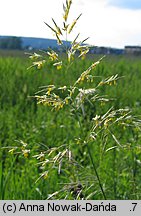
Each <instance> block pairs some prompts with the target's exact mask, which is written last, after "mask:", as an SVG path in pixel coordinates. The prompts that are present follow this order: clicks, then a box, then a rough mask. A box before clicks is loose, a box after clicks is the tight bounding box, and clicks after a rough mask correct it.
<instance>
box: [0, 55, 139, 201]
mask: <svg viewBox="0 0 141 216" xmlns="http://www.w3.org/2000/svg"><path fill="white" fill-rule="evenodd" d="M97 59H99V57H98V56H95V55H94V56H88V58H87V59H85V60H83V61H76V62H74V64H73V65H72V67H71V71H69V73H66V72H65V71H64V70H63V69H61V70H58V71H53V68H52V67H51V66H50V68H49V67H48V68H46V67H45V68H44V69H42V70H41V71H38V70H36V69H34V68H32V69H31V70H27V69H26V68H27V67H28V66H29V64H30V63H29V60H27V58H25V56H24V57H22V56H21V57H16V56H15V57H6V56H3V57H0V92H1V95H0V133H1V135H0V147H1V151H0V159H1V160H0V163H1V166H0V198H1V199H46V198H47V197H48V196H49V194H52V193H53V192H55V191H59V190H61V189H62V188H63V187H64V184H65V183H69V182H71V181H72V182H75V181H76V182H77V181H78V180H79V179H81V182H80V184H81V185H82V186H83V185H85V188H84V193H85V197H84V198H87V199H89V198H90V199H103V197H102V194H101V192H100V189H99V186H98V184H97V180H96V178H95V176H94V175H93V173H91V163H90V161H89V158H88V156H87V154H88V153H87V150H86V149H85V147H83V145H81V140H78V138H80V137H81V138H82V139H83V136H85V133H86V130H87V129H88V128H89V126H90V125H88V123H89V121H88V119H87V118H91V115H92V116H95V113H96V114H100V113H101V112H102V111H103V110H104V111H105V112H106V110H108V109H109V108H110V107H111V106H113V107H114V108H115V109H119V108H127V107H128V108H131V109H132V110H133V115H135V116H137V118H138V119H139V118H140V117H139V115H140V108H141V90H140V80H141V64H140V58H139V57H131V56H107V57H106V58H105V59H103V61H102V62H101V64H100V65H98V67H97V68H96V69H95V71H94V73H95V76H100V77H102V78H106V77H107V76H111V75H113V74H119V76H120V77H122V78H121V79H120V80H119V81H118V84H116V85H112V86H102V87H101V89H100V90H99V91H101V92H100V93H101V95H108V97H109V98H111V99H113V100H111V102H110V103H107V104H103V103H101V104H100V103H99V104H98V105H95V106H94V107H91V106H89V105H88V106H87V104H86V107H87V109H88V113H89V115H88V116H86V118H85V120H83V119H82V122H81V123H82V124H83V126H84V125H85V128H83V130H82V128H81V126H80V125H78V121H76V119H75V118H73V117H71V116H70V115H69V112H68V110H67V108H64V109H62V110H60V111H59V112H56V111H51V109H50V108H48V107H46V106H41V105H37V104H36V101H35V98H32V97H30V96H33V95H34V93H35V92H36V91H37V90H38V89H39V87H40V86H44V85H49V84H51V83H52V84H54V83H55V84H56V83H57V84H58V85H60V86H64V85H67V84H68V83H71V82H72V83H73V82H74V81H75V80H76V79H77V78H78V76H79V75H80V74H81V73H82V72H83V71H84V70H85V69H86V68H88V67H89V65H90V64H91V63H92V62H94V61H96V60H97ZM95 79H96V81H95V82H97V79H98V78H95ZM95 82H94V83H95ZM90 85H91V84H90ZM83 121H85V122H83ZM114 132H115V134H116V135H117V137H118V140H119V141H120V143H121V145H122V146H123V147H124V148H119V147H118V146H116V148H113V149H111V150H109V151H107V149H109V148H110V147H113V146H115V145H116V144H115V143H114V140H113V139H109V140H108V146H106V148H105V147H104V144H103V143H101V140H99V141H97V143H93V142H92V143H90V145H91V152H92V156H93V158H94V161H95V164H96V167H97V170H98V173H99V177H100V179H101V182H102V184H103V187H104V190H105V194H106V197H107V199H141V189H140V188H141V182H140V179H141V172H140V166H141V139H140V132H139V131H136V130H134V129H132V128H129V130H127V131H126V132H124V128H123V130H121V129H119V128H118V127H117V128H116V129H115V131H114ZM20 140H22V141H23V142H25V143H27V144H28V148H30V149H32V151H31V152H30V154H29V157H28V158H26V157H24V155H22V154H11V153H9V152H8V151H9V149H10V148H9V147H11V146H20V145H21V141H20ZM79 141H80V142H79ZM68 142H69V143H70V144H71V145H72V146H73V147H74V157H75V160H76V161H77V162H78V163H79V162H81V165H82V164H83V163H84V165H85V166H84V167H85V168H83V167H80V169H81V172H80V173H81V176H77V173H76V170H75V167H73V168H71V167H68V165H67V164H64V165H63V168H62V171H61V173H60V174H58V167H56V169H54V171H52V173H51V175H49V177H48V178H47V179H42V178H41V179H40V180H39V181H37V182H36V180H37V179H38V178H39V175H40V173H41V170H40V168H39V165H38V164H37V163H38V161H37V160H36V158H35V157H33V155H35V154H37V153H39V152H40V151H41V150H43V151H44V150H45V149H46V148H50V147H54V146H61V145H63V144H65V143H68ZM76 145H80V147H79V148H76V147H75V146H76ZM3 147H4V148H3ZM5 147H8V148H5ZM75 149H76V150H75ZM78 149H79V150H78ZM84 152H85V154H84ZM82 156H83V157H85V158H82ZM86 161H87V163H86ZM67 172H70V173H71V177H70V179H67ZM80 173H79V174H80ZM35 182H36V183H35ZM87 182H91V184H89V183H88V184H87ZM74 190H75V189H74ZM76 190H77V189H76ZM73 195H75V192H74V193H73ZM58 198H61V197H59V196H58ZM67 198H73V197H67Z"/></svg>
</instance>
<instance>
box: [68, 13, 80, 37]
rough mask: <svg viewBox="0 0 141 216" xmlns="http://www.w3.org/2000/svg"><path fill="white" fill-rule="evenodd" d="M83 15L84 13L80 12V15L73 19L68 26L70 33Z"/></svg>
mask: <svg viewBox="0 0 141 216" xmlns="http://www.w3.org/2000/svg"><path fill="white" fill-rule="evenodd" d="M81 15H82V14H80V15H79V16H78V17H77V18H76V19H75V20H74V21H73V23H72V24H71V25H70V26H69V28H68V33H69V34H70V33H71V31H72V30H73V28H74V26H75V25H76V23H77V21H78V19H79V18H80V17H81Z"/></svg>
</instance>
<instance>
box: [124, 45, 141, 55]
mask: <svg viewBox="0 0 141 216" xmlns="http://www.w3.org/2000/svg"><path fill="white" fill-rule="evenodd" d="M124 53H125V54H130V55H141V46H125V48H124Z"/></svg>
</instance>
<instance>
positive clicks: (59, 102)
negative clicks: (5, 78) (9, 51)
mask: <svg viewBox="0 0 141 216" xmlns="http://www.w3.org/2000/svg"><path fill="white" fill-rule="evenodd" d="M71 5H72V1H71V0H66V2H65V4H63V24H62V26H61V27H60V26H58V24H57V23H56V21H55V20H54V19H52V25H49V24H48V23H46V22H45V25H46V26H47V27H48V29H49V30H50V31H52V32H53V34H54V35H55V37H56V39H57V42H58V45H59V46H61V47H62V49H63V50H65V57H64V56H63V57H62V54H60V53H57V52H56V51H54V50H52V49H49V50H48V51H40V52H39V54H38V53H35V52H34V53H30V54H29V58H30V60H32V65H31V66H30V67H28V69H31V68H34V67H35V68H37V69H38V70H41V69H42V70H43V71H46V70H47V73H50V72H51V73H52V78H51V82H50V84H49V85H44V86H41V87H40V89H39V90H38V91H37V92H36V93H35V96H34V99H36V101H37V104H39V105H43V106H46V109H47V110H48V112H52V116H51V118H52V119H50V122H53V121H54V124H53V127H56V129H57V127H58V128H59V129H58V130H59V133H57V136H56V133H55V130H54V129H53V128H52V130H53V131H54V133H53V134H52V136H53V138H54V139H50V138H49V137H47V141H46V143H41V144H39V145H37V146H33V145H32V146H31V145H30V142H29V143H28V142H27V143H26V142H24V141H22V140H20V141H18V144H17V146H16V147H13V148H10V150H9V152H10V153H12V154H20V155H22V156H23V157H24V158H27V159H28V158H30V159H31V158H32V160H34V163H35V166H36V168H37V169H38V171H39V176H38V178H37V179H36V180H35V184H38V182H40V181H45V182H47V183H48V185H49V182H50V181H51V180H52V179H53V178H54V179H55V186H54V188H51V190H52V193H47V196H46V197H45V196H44V197H43V196H41V197H43V198H44V199H110V198H111V197H114V198H115V199H120V198H122V199H124V198H125V199H128V197H129V195H128V193H127V194H126V195H124V194H122V191H125V190H124V187H130V186H131V184H130V183H131V182H132V193H133V194H136V192H137V190H138V184H137V180H136V175H137V169H136V163H137V160H138V158H137V148H138V147H139V146H138V145H137V142H138V139H139V136H140V135H139V134H140V120H139V119H138V118H137V117H134V116H133V115H132V112H131V110H130V109H129V108H128V107H125V108H122V107H118V106H117V107H115V105H114V103H113V102H114V101H115V100H116V98H115V95H113V96H112V97H110V98H108V95H106V94H103V92H106V91H107V88H114V87H116V86H117V85H118V80H119V79H120V78H121V77H119V76H118V74H114V75H111V76H108V77H104V76H103V75H101V74H98V73H97V71H99V70H100V65H101V64H102V62H103V61H104V59H105V56H102V57H100V58H99V59H98V60H97V61H94V62H92V63H91V64H90V65H89V66H88V67H86V65H84V68H83V70H82V71H80V70H79V69H78V71H75V70H74V69H72V68H73V65H74V64H78V63H79V62H80V61H82V62H83V61H85V58H86V54H87V53H88V52H89V46H88V45H87V44H86V41H87V39H88V38H86V39H84V40H82V41H79V34H77V35H76V37H75V38H74V40H73V41H72V42H71V43H70V44H69V45H66V44H67V43H66V44H65V45H64V44H63V42H64V39H65V40H68V39H69V35H70V34H71V33H72V31H73V30H74V26H75V25H77V22H78V20H79V18H80V17H81V14H80V15H79V16H78V17H77V18H75V19H74V20H73V21H72V22H71V23H69V22H68V17H69V13H70V8H71ZM28 71H29V70H28ZM53 73H55V74H56V73H57V77H58V80H56V79H55V82H54V74H53ZM64 74H65V77H67V80H63V79H62V77H63V76H64ZM76 74H77V78H76V79H74V77H76ZM61 80H63V82H61ZM51 127H52V125H51V123H50V124H49V123H48V130H51V129H50V128H51ZM48 140H49V141H50V140H51V143H50V142H49V141H48ZM122 157H123V158H126V160H128V158H130V157H131V158H132V159H131V160H130V164H128V165H127V167H126V163H122ZM105 161H108V163H107V162H106V163H105ZM138 162H139V160H138ZM122 170H126V171H125V172H123V173H122ZM127 170H128V171H127ZM125 173H126V175H127V176H126V175H124V174H125ZM127 173H128V174H127ZM109 176H112V177H111V178H109ZM125 178H128V179H130V183H129V184H128V186H127V185H124V182H125ZM120 179H122V183H123V184H120V186H119V181H120ZM56 185H57V187H56ZM56 188H57V190H55V189H56ZM51 190H50V191H51ZM38 192H39V193H40V190H39V188H38ZM110 192H111V194H112V196H111V195H109V194H110Z"/></svg>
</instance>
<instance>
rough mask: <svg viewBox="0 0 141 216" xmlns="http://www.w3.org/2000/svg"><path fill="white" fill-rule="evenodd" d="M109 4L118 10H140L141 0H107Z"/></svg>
mask: <svg viewBox="0 0 141 216" xmlns="http://www.w3.org/2000/svg"><path fill="white" fill-rule="evenodd" d="M109 4H110V5H113V6H117V7H120V8H128V9H132V10H139V9H141V0H109Z"/></svg>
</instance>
